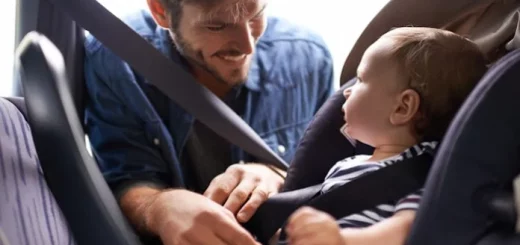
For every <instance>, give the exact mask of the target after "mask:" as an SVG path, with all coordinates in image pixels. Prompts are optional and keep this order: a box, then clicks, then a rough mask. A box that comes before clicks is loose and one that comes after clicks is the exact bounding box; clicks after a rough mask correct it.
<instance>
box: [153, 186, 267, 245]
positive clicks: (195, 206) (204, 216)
mask: <svg viewBox="0 0 520 245" xmlns="http://www.w3.org/2000/svg"><path fill="white" fill-rule="evenodd" d="M144 212H145V213H146V215H145V217H148V218H146V226H147V227H149V230H150V231H151V232H153V233H155V234H157V235H159V236H160V238H161V240H162V242H163V244H164V245H206V244H211V245H259V243H257V242H256V241H255V240H254V238H253V237H252V236H251V235H250V234H249V233H248V232H247V231H246V230H245V229H244V228H242V227H241V226H240V225H239V224H238V222H237V221H236V220H235V217H234V216H233V214H232V213H231V212H230V211H229V210H227V209H225V208H223V207H222V206H220V205H218V204H216V203H215V202H213V201H211V200H209V199H207V198H205V197H204V196H202V195H199V194H196V193H193V192H189V191H186V190H172V191H166V192H162V193H160V194H159V195H158V196H157V197H156V198H155V199H154V200H153V202H152V203H151V204H150V205H149V206H148V208H147V209H146V210H145V211H144Z"/></svg>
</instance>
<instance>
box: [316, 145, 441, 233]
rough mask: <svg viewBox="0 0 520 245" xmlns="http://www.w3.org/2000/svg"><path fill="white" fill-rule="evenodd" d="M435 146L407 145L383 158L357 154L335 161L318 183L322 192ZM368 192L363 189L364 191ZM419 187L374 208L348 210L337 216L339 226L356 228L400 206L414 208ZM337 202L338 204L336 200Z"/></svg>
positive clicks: (432, 148)
mask: <svg viewBox="0 0 520 245" xmlns="http://www.w3.org/2000/svg"><path fill="white" fill-rule="evenodd" d="M436 147H437V142H422V143H420V144H417V145H414V146H412V147H411V148H409V149H407V150H406V151H404V152H403V153H401V154H399V155H396V156H393V157H390V158H387V159H385V160H382V161H378V162H371V161H368V159H369V158H370V156H368V155H358V156H353V157H349V158H347V159H344V160H342V161H339V162H338V163H336V165H334V166H333V167H332V168H331V169H330V170H329V173H328V174H327V176H326V177H325V182H324V183H323V186H322V193H326V192H328V191H330V190H332V189H334V188H336V187H339V186H341V185H344V184H346V183H348V182H350V181H352V180H354V179H356V178H359V177H360V176H363V175H365V174H367V173H370V172H373V171H377V170H379V169H381V168H384V167H387V166H390V165H392V164H394V163H396V162H399V161H402V160H403V159H409V158H413V157H415V156H418V155H421V154H423V153H424V152H426V151H428V152H430V153H433V151H434V150H435V148H436ZM368 194H370V193H367V195H368ZM421 195H422V189H421V190H418V191H416V192H415V193H411V194H410V195H408V196H405V197H403V198H401V199H399V200H395V201H392V202H388V203H383V204H380V205H378V206H376V207H374V208H371V209H367V210H365V211H362V212H360V213H357V214H352V215H349V216H347V217H344V218H342V219H340V220H338V224H339V226H340V227H342V228H347V227H348V228H360V227H367V226H370V225H373V224H375V223H377V222H379V221H382V220H383V219H386V218H389V217H391V216H392V215H394V214H395V213H397V212H399V211H401V210H417V209H418V208H419V201H420V199H421ZM338 205H342V204H339V203H338Z"/></svg>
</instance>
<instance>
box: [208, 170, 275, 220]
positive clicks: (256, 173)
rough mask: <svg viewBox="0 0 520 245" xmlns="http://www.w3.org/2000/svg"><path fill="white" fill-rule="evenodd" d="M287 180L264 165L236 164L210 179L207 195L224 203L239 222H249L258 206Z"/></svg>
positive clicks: (217, 201)
mask: <svg viewBox="0 0 520 245" xmlns="http://www.w3.org/2000/svg"><path fill="white" fill-rule="evenodd" d="M283 182H284V179H283V178H282V177H280V176H279V175H278V174H276V173H275V172H273V170H271V169H269V167H267V166H265V165H261V164H234V165H231V166H230V167H229V168H228V169H227V170H226V172H225V173H223V174H221V175H219V176H217V177H215V178H214V179H213V181H211V183H210V185H209V187H208V189H207V190H206V192H205V193H204V196H206V197H208V198H210V199H211V200H213V201H215V202H216V203H219V204H221V205H224V207H225V208H227V209H228V210H230V211H231V212H232V213H233V214H235V215H236V217H237V219H238V221H239V222H247V221H248V220H249V219H250V218H251V217H252V216H253V214H254V213H255V212H256V209H257V208H258V207H259V206H260V204H262V203H263V202H264V201H265V200H267V198H269V197H270V196H271V195H273V194H276V193H278V191H279V190H280V188H281V186H282V185H283Z"/></svg>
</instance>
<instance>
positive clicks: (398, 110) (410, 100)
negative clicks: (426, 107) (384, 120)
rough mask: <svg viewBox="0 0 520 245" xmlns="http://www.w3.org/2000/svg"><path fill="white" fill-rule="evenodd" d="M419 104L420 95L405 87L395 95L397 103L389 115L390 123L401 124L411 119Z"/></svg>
mask: <svg viewBox="0 0 520 245" xmlns="http://www.w3.org/2000/svg"><path fill="white" fill-rule="evenodd" d="M420 104H421V97H420V96H419V94H418V93H417V92H416V91H415V90H413V89H407V90H405V91H403V92H401V94H399V95H398V97H397V105H396V107H395V109H394V111H393V112H392V114H391V115H390V123H392V124H393V125H403V124H406V123H409V122H410V121H412V120H413V118H414V117H415V115H416V114H417V112H418V111H419V106H420Z"/></svg>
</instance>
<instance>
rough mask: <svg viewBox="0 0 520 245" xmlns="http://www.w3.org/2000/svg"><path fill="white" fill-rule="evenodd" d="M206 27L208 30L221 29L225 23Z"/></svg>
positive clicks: (224, 26)
mask: <svg viewBox="0 0 520 245" xmlns="http://www.w3.org/2000/svg"><path fill="white" fill-rule="evenodd" d="M206 28H207V29H208V30H210V31H222V30H224V28H226V25H215V26H206Z"/></svg>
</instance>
